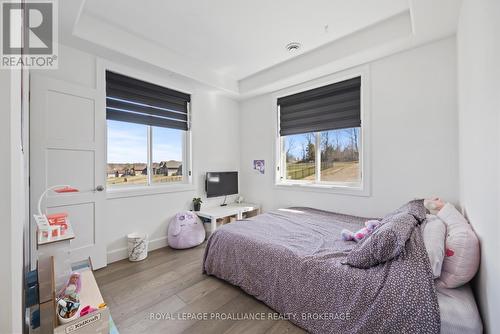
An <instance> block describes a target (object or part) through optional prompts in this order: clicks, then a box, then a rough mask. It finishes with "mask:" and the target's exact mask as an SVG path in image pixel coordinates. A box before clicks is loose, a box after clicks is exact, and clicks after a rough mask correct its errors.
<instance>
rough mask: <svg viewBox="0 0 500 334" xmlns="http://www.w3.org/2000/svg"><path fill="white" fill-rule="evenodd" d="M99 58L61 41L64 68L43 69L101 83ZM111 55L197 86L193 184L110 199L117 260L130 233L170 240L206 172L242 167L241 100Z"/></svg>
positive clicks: (111, 247)
mask: <svg viewBox="0 0 500 334" xmlns="http://www.w3.org/2000/svg"><path fill="white" fill-rule="evenodd" d="M96 61H97V58H96V56H94V55H92V54H90V53H86V52H82V51H80V50H77V49H73V48H69V47H66V46H62V45H61V46H60V49H59V69H58V70H53V71H43V73H42V72H39V73H37V74H41V75H45V76H50V77H53V78H57V79H60V80H65V81H68V82H72V83H76V84H80V85H83V86H88V87H93V88H95V87H96ZM109 61H112V62H113V63H116V64H118V65H122V66H126V67H129V68H132V69H133V70H134V72H137V71H139V72H144V73H145V74H146V75H148V76H155V77H157V78H161V79H162V80H166V81H167V82H171V83H172V85H173V86H175V87H185V88H186V89H187V90H188V91H190V92H192V101H193V102H192V122H193V124H192V130H193V131H192V132H193V134H192V142H193V144H192V156H193V179H194V187H193V190H190V191H184V192H173V193H163V194H155V195H146V196H134V197H123V198H113V199H107V200H106V208H105V210H106V218H105V221H104V222H103V223H104V224H106V231H107V233H106V239H107V252H108V262H112V261H116V260H118V259H122V258H125V257H126V256H127V252H126V247H127V242H126V238H125V236H126V235H127V234H128V233H131V232H142V233H148V234H149V236H150V240H151V244H150V246H151V248H158V247H162V246H165V245H166V231H167V225H168V221H169V220H170V218H171V217H172V216H173V215H174V214H175V213H177V212H179V211H182V210H186V209H189V208H190V204H191V199H192V198H193V197H195V196H197V197H198V196H201V197H204V181H203V175H204V173H205V172H207V171H216V170H227V171H228V170H239V153H238V150H239V136H238V126H239V121H238V119H239V114H238V103H237V102H235V101H233V100H231V99H229V98H227V97H224V96H221V95H219V94H217V93H216V92H215V91H213V90H211V89H209V88H207V87H203V86H201V85H199V84H196V83H194V82H192V81H190V80H187V79H184V78H182V77H180V76H177V75H173V74H172V73H169V72H167V71H164V70H161V69H158V68H155V67H152V66H149V65H146V64H145V63H141V62H138V61H132V60H130V59H128V58H127V57H125V56H117V57H115V58H113V59H109ZM103 112H104V110H103ZM103 168H104V166H103ZM103 170H104V169H103ZM228 200H229V199H228ZM231 200H232V199H231ZM219 201H220V202H221V201H222V199H220V198H219V199H215V200H206V199H205V198H204V202H205V203H204V204H203V205H216V204H218V202H219Z"/></svg>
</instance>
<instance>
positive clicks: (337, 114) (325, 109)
mask: <svg viewBox="0 0 500 334" xmlns="http://www.w3.org/2000/svg"><path fill="white" fill-rule="evenodd" d="M278 105H279V106H280V135H282V136H286V135H293V134H298V133H306V132H317V131H326V130H335V129H345V128H353V127H359V126H361V77H356V78H353V79H349V80H345V81H341V82H337V83H334V84H331V85H327V86H323V87H319V88H315V89H311V90H308V91H305V92H301V93H297V94H293V95H289V96H285V97H281V98H279V99H278Z"/></svg>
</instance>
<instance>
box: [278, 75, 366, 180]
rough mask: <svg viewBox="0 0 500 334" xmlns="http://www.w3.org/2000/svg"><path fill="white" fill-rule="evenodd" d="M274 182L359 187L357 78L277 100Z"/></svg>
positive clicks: (360, 173)
mask: <svg viewBox="0 0 500 334" xmlns="http://www.w3.org/2000/svg"><path fill="white" fill-rule="evenodd" d="M277 104H278V110H279V127H280V128H279V147H280V157H279V165H278V167H277V170H278V183H281V184H304V185H318V186H322V187H324V186H331V187H335V186H342V187H352V188H361V187H362V167H361V166H362V161H361V160H362V154H361V152H362V147H361V145H362V140H361V136H362V126H361V77H355V78H353V79H349V80H345V81H342V82H337V83H334V84H331V85H327V86H323V87H319V88H315V89H312V90H308V91H305V92H301V93H297V94H293V95H289V96H285V97H281V98H278V101H277Z"/></svg>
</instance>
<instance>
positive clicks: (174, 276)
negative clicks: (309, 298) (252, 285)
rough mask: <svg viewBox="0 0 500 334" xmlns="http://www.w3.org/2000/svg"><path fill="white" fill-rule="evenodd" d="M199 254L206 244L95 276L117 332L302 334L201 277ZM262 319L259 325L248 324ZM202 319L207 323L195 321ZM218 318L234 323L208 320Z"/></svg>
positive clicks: (120, 265) (214, 280)
mask: <svg viewBox="0 0 500 334" xmlns="http://www.w3.org/2000/svg"><path fill="white" fill-rule="evenodd" d="M204 249H205V244H202V245H200V246H198V247H196V248H192V249H187V250H173V249H170V248H162V249H158V250H155V251H153V252H150V254H149V256H148V258H147V259H146V260H144V261H141V262H135V263H133V262H129V261H128V260H122V261H119V262H115V263H112V264H110V265H109V266H107V267H106V268H104V269H100V270H97V271H96V272H95V276H96V279H97V283H98V284H99V287H100V289H101V293H102V295H103V298H104V300H105V301H106V303H107V304H108V306H109V308H110V311H111V315H112V317H113V320H114V321H115V323H116V326H117V327H118V331H119V332H120V333H121V334H126V333H134V334H135V333H149V334H154V333H169V334H170V333H209V334H210V333H214V334H215V333H216V334H221V333H226V334H232V333H269V334H277V333H290V334H295V333H305V331H304V330H302V329H301V328H299V327H297V326H295V325H294V324H292V323H291V322H289V321H286V320H275V319H269V318H271V317H272V316H273V313H274V311H273V310H271V309H270V308H269V307H267V306H266V305H265V304H263V303H262V302H260V301H258V300H257V299H255V298H253V297H252V296H249V295H247V294H246V293H245V292H243V291H242V290H241V289H239V288H237V287H235V286H232V285H230V284H228V283H226V282H224V281H222V280H219V279H217V278H215V277H211V276H206V275H203V274H202V272H201V262H202V256H203V252H204ZM262 313H263V314H265V316H264V317H263V318H265V319H264V320H250V319H248V316H252V315H253V316H255V315H259V314H262ZM204 316H205V317H207V318H208V319H206V320H205V319H199V317H204ZM217 316H220V317H224V316H226V317H227V316H233V317H238V319H234V318H233V319H229V320H220V319H210V318H211V317H217ZM169 317H170V319H169ZM195 317H198V319H197V318H195ZM244 317H247V318H244Z"/></svg>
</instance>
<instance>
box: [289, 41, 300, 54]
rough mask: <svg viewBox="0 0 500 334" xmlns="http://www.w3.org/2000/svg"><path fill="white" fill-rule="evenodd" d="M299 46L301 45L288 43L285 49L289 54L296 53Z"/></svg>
mask: <svg viewBox="0 0 500 334" xmlns="http://www.w3.org/2000/svg"><path fill="white" fill-rule="evenodd" d="M301 46H302V44H300V43H297V42H292V43H288V44H287V45H286V47H285V48H286V49H287V50H288V51H289V52H296V51H298V50H299V49H300V47H301Z"/></svg>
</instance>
